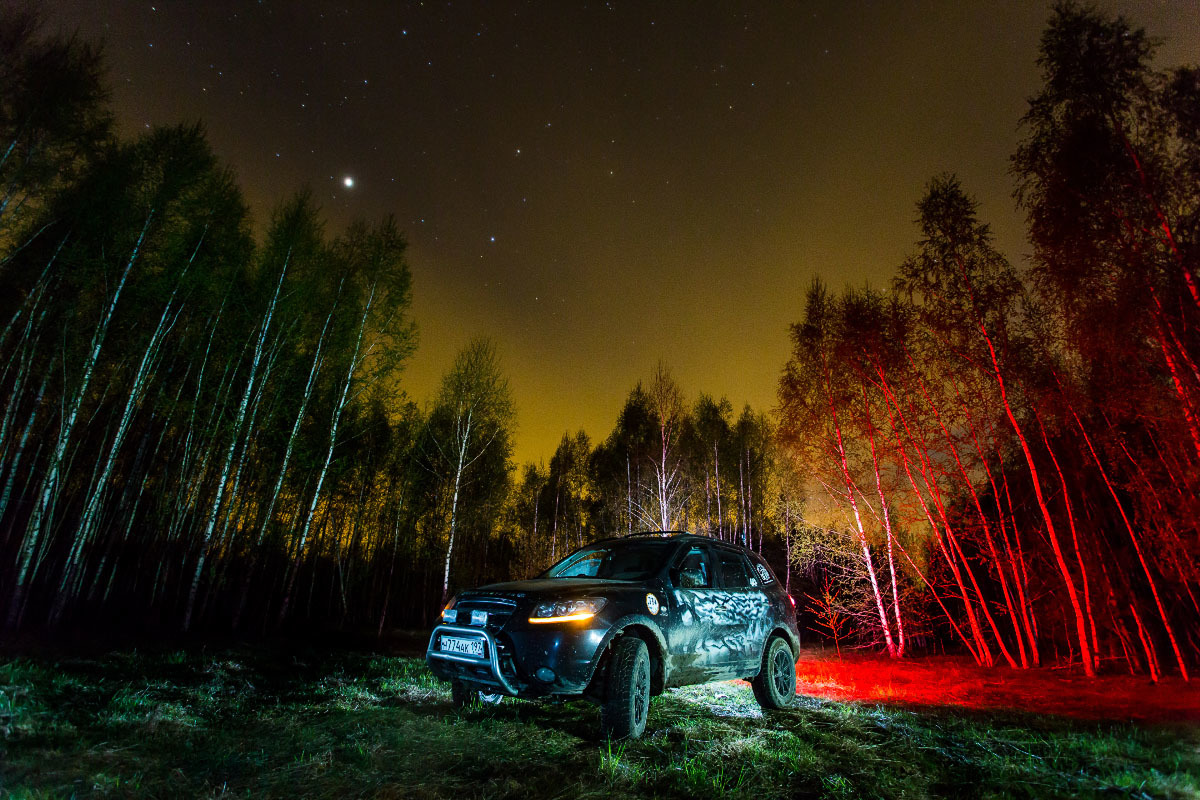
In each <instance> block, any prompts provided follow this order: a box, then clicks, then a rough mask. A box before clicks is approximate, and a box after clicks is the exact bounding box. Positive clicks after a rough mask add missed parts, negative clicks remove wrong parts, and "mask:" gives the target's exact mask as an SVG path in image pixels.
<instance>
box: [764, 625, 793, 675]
mask: <svg viewBox="0 0 1200 800" xmlns="http://www.w3.org/2000/svg"><path fill="white" fill-rule="evenodd" d="M775 636H782V637H783V638H784V640H786V641H787V643H788V647H790V648H791V649H792V657H793V658H799V657H800V637H799V636H797V635H796V634H795V633H793V632H792V630H791V629H790V628H788V626H787V625H783V624H776V625H775V626H774V627H772V628H771V630H770V632H769V633H768V634H767V635H766V636H764V637H763V640H762V645H761V646H760V647H759V648H758V662H757V663H759V664H762V660H763V654H764V653H766V650H767V642H769V641H771V639H772V638H774V637H775ZM756 674H757V673H756Z"/></svg>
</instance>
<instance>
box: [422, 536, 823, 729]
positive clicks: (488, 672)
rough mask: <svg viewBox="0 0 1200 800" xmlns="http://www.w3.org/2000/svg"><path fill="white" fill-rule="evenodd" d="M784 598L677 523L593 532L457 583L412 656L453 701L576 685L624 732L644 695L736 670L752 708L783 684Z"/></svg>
mask: <svg viewBox="0 0 1200 800" xmlns="http://www.w3.org/2000/svg"><path fill="white" fill-rule="evenodd" d="M799 648H800V633H799V630H798V629H797V627H796V611H795V608H794V603H793V602H792V600H791V598H790V597H789V596H788V595H787V594H786V593H785V592H784V590H783V587H782V586H781V585H780V584H779V581H778V580H777V579H776V578H775V574H774V573H773V572H772V571H771V568H770V567H769V566H767V563H766V562H765V561H763V560H762V558H761V557H759V556H758V555H757V554H756V553H754V552H752V551H750V550H747V549H746V548H744V547H739V546H737V545H732V544H728V543H725V542H721V541H718V540H716V539H712V538H709V537H706V536H696V535H692V534H681V533H647V534H635V535H633V536H626V537H622V538H618V539H605V540H602V541H599V542H595V543H593V544H590V545H588V546H587V547H584V548H583V549H581V550H578V551H576V552H574V553H572V554H571V555H569V556H567V557H566V558H564V559H563V560H562V561H559V562H558V563H557V564H555V565H554V566H552V567H550V569H548V570H546V571H545V572H544V573H542V574H541V575H539V576H538V577H536V578H533V579H531V580H526V581H515V582H512V583H495V584H492V585H490V586H483V587H480V588H478V589H472V590H468V591H463V592H461V593H459V594H458V595H457V596H456V597H455V598H454V599H452V600H451V601H450V603H449V604H448V605H447V606H446V608H445V610H444V611H443V612H442V624H440V625H438V626H437V627H436V628H435V629H434V631H433V635H432V636H431V637H430V639H429V648H428V650H427V651H426V653H425V660H426V662H428V664H429V668H430V669H431V670H432V671H433V672H434V674H435V675H437V676H439V677H441V678H443V679H445V680H448V681H451V685H452V689H453V696H454V701H455V703H457V704H460V705H461V704H466V703H468V702H471V701H473V700H478V701H481V702H498V701H499V700H500V698H501V697H502V696H504V695H510V696H513V697H526V698H533V697H546V696H556V697H585V698H587V699H590V700H592V701H594V702H597V703H599V704H600V707H601V722H602V725H603V726H604V730H605V733H606V734H608V735H610V736H613V737H616V738H626V737H629V738H636V737H638V736H641V734H642V731H643V730H645V727H646V714H647V711H648V709H649V705H650V697H651V696H652V695H658V694H662V692H663V691H664V690H665V689H667V688H668V687H672V686H686V685H689V684H694V683H707V682H708V681H719V680H728V679H731V678H745V679H747V680H749V681H750V685H751V686H752V687H753V689H754V696H755V698H756V699H757V700H758V702H759V704H760V705H761V706H762V707H763V708H765V709H778V708H784V707H786V706H787V705H789V704H790V703H791V702H792V700H793V699H794V697H795V693H796V658H797V656H798V654H799Z"/></svg>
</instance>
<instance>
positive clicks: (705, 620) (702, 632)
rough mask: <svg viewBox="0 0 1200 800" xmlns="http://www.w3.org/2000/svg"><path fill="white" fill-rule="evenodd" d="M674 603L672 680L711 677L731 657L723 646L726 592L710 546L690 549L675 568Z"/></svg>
mask: <svg viewBox="0 0 1200 800" xmlns="http://www.w3.org/2000/svg"><path fill="white" fill-rule="evenodd" d="M671 584H672V589H671V593H672V598H673V600H674V603H673V605H674V606H676V608H677V611H676V612H675V613H674V614H673V616H674V620H673V622H672V624H671V625H670V627H669V628H668V630H667V631H666V634H667V641H668V646H669V648H670V651H671V676H672V677H671V681H672V683H694V682H699V681H704V680H707V679H708V678H709V677H710V676H712V675H715V674H716V673H717V672H719V671H720V670H721V668H722V667H724V666H725V665H726V664H727V663H728V661H729V658H728V657H727V656H726V654H725V653H724V652H723V651H722V650H721V649H720V644H719V642H720V640H721V633H720V632H721V628H722V627H723V626H724V624H725V622H726V619H725V616H724V614H723V612H722V609H723V608H724V603H725V592H724V591H723V590H722V589H720V588H719V587H718V586H717V581H716V574H715V570H714V568H713V565H712V558H711V556H710V555H709V552H708V548H707V547H703V546H699V545H697V546H693V547H690V548H688V549H687V551H686V552H685V553H684V555H683V557H682V558H681V559H680V560H679V562H678V563H677V564H676V566H675V567H673V568H672V569H671Z"/></svg>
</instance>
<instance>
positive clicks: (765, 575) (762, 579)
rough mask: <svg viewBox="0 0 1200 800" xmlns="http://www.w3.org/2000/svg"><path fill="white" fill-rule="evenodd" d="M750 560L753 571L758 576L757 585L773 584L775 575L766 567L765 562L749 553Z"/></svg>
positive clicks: (760, 557)
mask: <svg viewBox="0 0 1200 800" xmlns="http://www.w3.org/2000/svg"><path fill="white" fill-rule="evenodd" d="M750 560H751V561H753V562H754V563H753V569H754V572H755V573H756V574H757V575H758V581H759V583H761V584H763V585H764V586H765V585H767V584H769V583H774V582H775V575H774V573H772V572H771V568H770V567H768V566H767V562H765V561H763V559H762V556H759V555H755V554H753V553H751V554H750Z"/></svg>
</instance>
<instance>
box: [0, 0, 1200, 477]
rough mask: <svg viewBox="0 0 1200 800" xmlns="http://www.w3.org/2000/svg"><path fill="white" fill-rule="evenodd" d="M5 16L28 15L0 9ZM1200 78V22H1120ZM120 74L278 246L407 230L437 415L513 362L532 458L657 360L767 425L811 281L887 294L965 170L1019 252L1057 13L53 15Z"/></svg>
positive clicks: (1196, 16)
mask: <svg viewBox="0 0 1200 800" xmlns="http://www.w3.org/2000/svg"><path fill="white" fill-rule="evenodd" d="M0 2H8V0H0ZM1100 5H1101V7H1102V8H1104V9H1107V10H1111V11H1118V12H1121V13H1124V14H1126V15H1128V16H1129V17H1130V18H1131V19H1132V20H1133V21H1134V22H1136V23H1138V24H1140V25H1143V26H1145V27H1146V28H1147V29H1148V30H1149V31H1150V33H1152V34H1154V35H1156V36H1161V37H1164V38H1165V39H1166V40H1167V41H1166V44H1165V46H1164V48H1163V49H1162V50H1160V53H1159V59H1158V64H1159V65H1160V66H1162V65H1168V64H1177V63H1183V62H1189V63H1195V62H1197V61H1200V3H1197V2H1195V0H1177V1H1175V0H1158V1H1154V0H1125V1H1124V2H1117V1H1115V0H1110V1H1109V2H1103V3H1101V4H1100ZM40 7H41V8H42V10H43V12H44V14H45V16H46V17H47V20H48V23H49V26H50V28H51V29H52V30H53V29H58V28H62V29H64V30H66V31H78V32H79V33H80V34H81V35H82V36H83V37H85V38H88V39H93V40H100V39H102V40H103V41H104V42H105V45H106V53H107V61H108V65H109V68H110V76H109V80H110V84H111V86H112V89H113V102H114V107H115V113H116V116H117V120H118V123H119V126H120V130H121V131H122V133H124V134H129V135H132V134H135V133H136V132H137V131H138V130H140V129H145V128H146V127H148V126H151V125H157V124H173V123H178V122H184V121H194V120H197V119H199V120H202V121H203V122H204V124H205V125H206V127H207V130H208V135H209V139H210V141H211V142H212V145H213V147H214V149H215V150H216V152H217V153H218V155H219V156H221V157H222V158H223V159H224V160H225V161H226V162H227V163H228V164H229V165H231V166H232V167H233V169H234V170H235V171H236V173H237V175H238V177H239V181H240V183H241V186H242V188H243V190H244V192H245V194H246V197H247V199H248V201H249V203H250V205H251V208H252V210H253V214H254V218H255V222H256V225H258V226H260V227H261V225H262V223H263V222H264V221H265V220H266V219H267V218H268V215H269V212H270V209H271V208H272V206H273V205H274V204H275V203H276V202H278V201H279V200H281V199H283V198H285V197H286V196H288V195H289V194H291V193H292V192H294V191H295V190H297V189H299V188H301V187H302V186H304V185H306V184H307V185H309V186H311V187H312V188H313V190H314V193H315V195H316V197H317V199H318V201H319V202H320V203H321V204H322V206H323V209H324V214H325V217H326V219H327V220H328V225H329V228H328V230H329V232H330V233H331V234H332V233H336V232H337V231H339V230H340V229H341V228H342V227H343V226H344V225H345V224H346V223H347V222H349V221H350V220H352V219H354V218H357V217H363V218H366V219H368V220H372V221H373V220H377V219H379V218H380V217H382V216H383V215H385V214H388V213H391V214H394V215H395V217H396V219H397V220H398V221H399V223H400V226H401V227H402V228H403V229H404V230H405V231H406V233H407V235H408V238H409V243H410V250H409V261H410V264H411V266H412V270H413V276H414V283H415V302H414V309H413V312H414V316H415V318H416V321H417V323H418V325H419V328H420V336H421V342H420V348H419V350H418V352H417V354H416V356H415V357H414V359H413V360H412V362H411V366H410V367H409V371H408V378H407V383H406V385H407V389H408V392H409V393H410V394H411V395H412V396H413V397H414V398H415V399H416V400H418V401H419V402H424V401H426V400H428V399H429V398H431V397H432V395H433V393H434V391H435V390H436V387H437V383H438V380H439V379H440V376H441V374H442V373H443V372H444V371H445V370H446V369H447V367H448V366H449V365H450V363H451V361H452V359H453V357H454V354H455V353H456V352H457V350H458V349H459V348H460V347H462V345H464V344H465V343H466V342H467V341H468V340H469V339H470V338H471V337H473V336H476V335H479V334H486V335H490V336H491V337H492V338H493V339H494V340H495V342H496V343H497V345H498V347H499V349H500V352H501V354H502V357H503V360H504V365H505V369H506V371H507V374H508V375H509V377H510V381H511V386H512V389H513V393H514V397H515V399H516V402H517V406H518V414H519V424H520V428H519V432H518V434H517V453H516V455H517V457H518V458H520V459H522V460H529V459H532V460H538V459H547V460H548V459H549V456H550V455H551V453H552V452H553V449H554V447H555V445H556V444H557V442H558V440H559V438H560V437H561V435H562V433H563V432H564V431H565V430H568V429H570V430H572V431H573V430H576V429H578V428H580V427H582V428H584V429H586V430H587V431H588V432H589V433H590V434H591V435H592V436H593V437H594V438H596V439H601V438H603V437H605V436H606V435H607V434H608V432H609V431H610V430H611V429H612V427H613V424H614V422H615V419H616V415H617V412H618V411H619V409H620V407H621V405H622V403H623V402H624V399H625V396H626V395H627V393H628V391H629V390H630V388H632V386H633V385H634V384H635V383H636V381H637V380H638V379H647V378H649V377H650V376H651V375H652V374H653V372H654V368H655V365H656V363H657V362H658V361H659V359H662V360H663V361H664V362H665V363H667V364H668V365H669V366H670V367H671V368H672V370H673V371H674V373H675V375H676V377H677V378H678V379H679V380H680V382H681V384H682V385H683V388H684V390H685V391H686V392H687V393H688V394H689V396H694V395H695V394H696V393H698V392H700V391H706V392H709V393H711V394H714V395H716V396H721V395H726V396H728V397H729V399H730V400H732V401H733V403H734V405H735V407H740V406H741V404H742V403H744V402H750V403H751V404H753V405H754V406H755V407H756V408H759V409H768V408H770V407H771V406H773V405H774V402H775V399H774V398H775V385H776V380H777V377H778V374H779V371H780V369H781V368H782V365H783V363H784V360H785V359H786V357H787V354H788V339H787V326H788V325H789V324H790V323H791V322H793V321H795V320H797V319H798V318H799V316H800V314H801V311H802V300H803V296H804V291H805V288H806V287H807V285H808V284H809V282H810V280H811V278H812V277H813V276H814V275H820V276H822V277H823V278H824V279H825V280H827V281H828V282H829V283H830V284H831V285H832V286H833V287H834V288H840V287H841V286H842V285H843V284H845V283H847V282H850V283H854V284H861V283H863V282H864V281H870V282H871V283H873V284H874V285H876V286H882V285H884V284H886V282H887V281H888V280H889V279H890V277H891V274H892V272H893V269H894V267H895V266H896V265H897V264H899V263H900V261H901V260H902V259H903V258H904V256H905V255H906V254H907V253H908V252H909V251H910V250H911V249H912V248H913V243H914V241H915V237H916V234H915V231H914V228H913V225H912V221H913V218H914V216H915V211H914V205H915V203H916V201H917V200H918V199H919V197H920V194H921V192H922V188H923V186H924V184H925V183H926V181H928V179H929V178H930V177H932V176H933V175H935V174H937V173H939V172H943V171H948V170H952V171H955V172H957V173H958V174H959V176H960V177H961V178H962V180H963V182H964V184H965V186H966V187H967V189H968V190H969V191H971V192H972V193H973V194H975V195H976V196H977V197H978V198H979V199H980V201H981V202H982V214H983V215H984V217H985V218H986V219H987V220H989V221H990V222H992V224H993V226H994V229H995V230H996V232H997V234H998V236H999V241H1000V243H1001V246H1002V248H1003V249H1004V250H1005V251H1006V252H1008V254H1009V255H1010V256H1011V257H1013V258H1018V259H1019V258H1020V257H1021V254H1022V252H1023V250H1024V245H1023V243H1022V235H1021V219H1020V216H1019V214H1018V213H1017V211H1016V210H1015V207H1014V201H1013V200H1012V197H1011V190H1012V185H1013V184H1012V179H1011V177H1010V176H1009V174H1008V157H1009V155H1010V154H1011V153H1012V152H1013V150H1014V147H1015V144H1016V142H1017V139H1018V136H1019V134H1018V131H1017V121H1018V119H1019V117H1020V116H1021V114H1022V113H1023V111H1024V104H1025V99H1026V98H1027V97H1029V96H1030V95H1032V94H1033V93H1034V92H1035V91H1036V89H1037V87H1038V82H1039V75H1038V70H1037V67H1036V64H1035V59H1036V51H1037V45H1038V39H1039V36H1040V33H1041V30H1042V28H1043V26H1044V23H1045V21H1046V19H1047V17H1048V15H1049V11H1050V4H1049V3H1046V2H1031V1H1030V2H1027V1H1024V0H1022V1H1020V2H1017V1H1015V0H1014V2H996V3H983V2H978V3H968V2H953V1H951V2H886V3H885V2H852V1H850V0H846V1H845V2H842V1H841V0H837V1H833V2H783V1H782V0H780V1H779V2H762V3H742V4H739V3H732V2H731V3H717V2H713V3H706V2H678V3H663V2H633V1H632V0H629V1H626V2H611V3H586V4H585V3H568V2H545V3H510V2H478V3H469V2H452V3H447V2H425V3H401V2H382V1H381V2H362V3H349V4H346V3H338V4H318V3H302V2H293V1H288V2H258V3H248V2H237V3H235V2H213V1H211V0H208V1H206V2H194V3H186V4H184V3H176V2H167V1H166V0H162V1H160V2H157V3H154V2H115V1H114V0H80V2H73V3H71V2H63V1H62V0H59V1H58V2H47V3H43V4H40Z"/></svg>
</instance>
